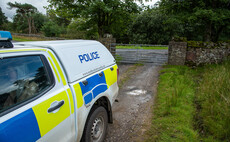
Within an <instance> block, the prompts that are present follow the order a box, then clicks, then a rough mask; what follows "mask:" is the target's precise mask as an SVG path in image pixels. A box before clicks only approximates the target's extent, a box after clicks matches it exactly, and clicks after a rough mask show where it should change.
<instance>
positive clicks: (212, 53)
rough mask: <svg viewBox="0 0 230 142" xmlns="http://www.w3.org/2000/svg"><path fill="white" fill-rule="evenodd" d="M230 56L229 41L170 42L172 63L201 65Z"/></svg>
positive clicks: (218, 61) (170, 59)
mask: <svg viewBox="0 0 230 142" xmlns="http://www.w3.org/2000/svg"><path fill="white" fill-rule="evenodd" d="M229 56H230V44H229V43H203V42H175V41H171V42H170V43H169V57H168V63H169V64H170V65H185V64H187V65H190V66H194V65H195V66H199V65H204V64H212V63H220V62H222V61H223V60H225V59H227V58H228V57H229Z"/></svg>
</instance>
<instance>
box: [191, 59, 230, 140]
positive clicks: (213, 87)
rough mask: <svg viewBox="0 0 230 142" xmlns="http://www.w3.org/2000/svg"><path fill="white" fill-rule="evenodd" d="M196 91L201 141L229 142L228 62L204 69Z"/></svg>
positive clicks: (229, 90) (229, 91)
mask: <svg viewBox="0 0 230 142" xmlns="http://www.w3.org/2000/svg"><path fill="white" fill-rule="evenodd" d="M197 90H198V91H197V95H196V105H197V106H198V107H197V117H196V120H197V125H196V126H197V127H196V128H197V129H199V131H200V135H201V140H202V141H230V61H229V62H225V63H223V64H222V65H210V66H207V67H206V68H204V69H203V71H202V79H201V80H200V83H199V87H198V89H197Z"/></svg>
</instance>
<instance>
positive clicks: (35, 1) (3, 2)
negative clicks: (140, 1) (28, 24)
mask: <svg viewBox="0 0 230 142" xmlns="http://www.w3.org/2000/svg"><path fill="white" fill-rule="evenodd" d="M15 1H16V2H18V3H22V4H23V3H29V4H32V5H33V6H35V7H36V8H37V9H38V11H39V12H41V13H43V14H46V10H45V9H44V8H43V6H47V5H48V4H49V3H48V2H47V0H0V7H1V8H2V12H3V13H5V16H6V17H8V20H10V21H12V19H13V16H14V15H15V12H16V10H15V9H12V10H10V9H8V7H9V6H8V5H7V3H8V2H12V3H14V2H15ZM157 1H158V0H152V1H150V2H144V3H145V5H154V4H155V3H156V2H157Z"/></svg>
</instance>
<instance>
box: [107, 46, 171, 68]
mask: <svg viewBox="0 0 230 142" xmlns="http://www.w3.org/2000/svg"><path fill="white" fill-rule="evenodd" d="M117 45H122V46H134V47H135V48H132V49H117V48H116V46H117ZM142 46H145V47H146V46H148V47H153V46H157V47H160V46H162V47H163V46H164V47H165V46H167V45H133V44H112V46H111V47H110V52H111V53H112V54H113V55H114V57H115V59H116V60H117V62H120V63H153V64H155V65H164V64H165V63H167V62H168V50H167V49H166V50H164V49H163V50H156V49H142V48H141V47H142Z"/></svg>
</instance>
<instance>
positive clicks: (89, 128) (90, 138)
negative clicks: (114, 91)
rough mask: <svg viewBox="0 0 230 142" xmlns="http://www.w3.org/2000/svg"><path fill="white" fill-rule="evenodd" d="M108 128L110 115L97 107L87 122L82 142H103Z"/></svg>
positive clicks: (102, 108)
mask: <svg viewBox="0 0 230 142" xmlns="http://www.w3.org/2000/svg"><path fill="white" fill-rule="evenodd" d="M107 126H108V115H107V111H106V110H105V108H104V107H101V106H100V107H97V108H96V109H94V111H93V112H92V113H91V114H90V116H89V119H88V120H87V123H86V126H85V130H84V133H83V136H82V141H85V142H103V140H104V138H105V135H106V130H107Z"/></svg>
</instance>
